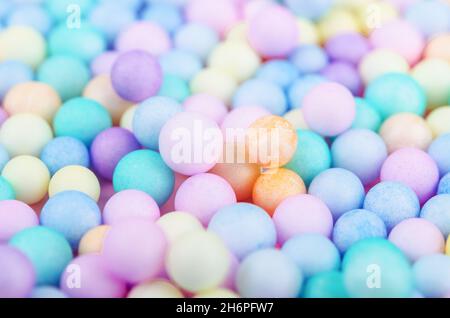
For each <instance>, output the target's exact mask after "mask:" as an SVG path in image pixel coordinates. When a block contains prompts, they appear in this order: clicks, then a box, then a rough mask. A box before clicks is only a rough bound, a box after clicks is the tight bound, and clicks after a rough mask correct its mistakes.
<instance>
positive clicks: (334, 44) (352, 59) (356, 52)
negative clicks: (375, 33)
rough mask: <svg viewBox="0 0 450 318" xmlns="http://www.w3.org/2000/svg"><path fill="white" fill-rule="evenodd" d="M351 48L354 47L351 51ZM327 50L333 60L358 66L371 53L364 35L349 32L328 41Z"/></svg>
mask: <svg viewBox="0 0 450 318" xmlns="http://www.w3.org/2000/svg"><path fill="white" fill-rule="evenodd" d="M349 46H351V47H352V49H351V50H348V47H349ZM325 50H326V52H327V54H328V56H329V57H330V58H331V59H333V60H338V61H343V62H348V63H352V64H354V65H358V64H359V62H360V61H361V59H363V58H364V56H366V55H367V54H368V53H369V51H370V43H369V42H368V40H367V39H366V38H365V37H364V36H363V35H361V34H359V33H354V32H348V33H342V34H338V35H336V36H333V37H332V38H330V39H328V41H327V42H326V43H325Z"/></svg>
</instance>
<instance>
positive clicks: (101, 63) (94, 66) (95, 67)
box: [90, 51, 120, 76]
mask: <svg viewBox="0 0 450 318" xmlns="http://www.w3.org/2000/svg"><path fill="white" fill-rule="evenodd" d="M119 55H120V53H119V52H117V51H105V52H103V53H102V54H100V55H99V56H97V57H96V58H94V59H93V60H92V62H91V64H90V68H91V72H92V75H93V76H98V75H103V74H110V73H111V70H112V67H113V65H114V63H115V62H116V60H117V58H118V57H119Z"/></svg>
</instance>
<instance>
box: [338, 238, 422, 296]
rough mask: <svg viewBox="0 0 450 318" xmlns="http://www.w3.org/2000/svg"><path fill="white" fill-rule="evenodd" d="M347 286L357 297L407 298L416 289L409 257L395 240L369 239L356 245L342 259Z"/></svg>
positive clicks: (351, 294)
mask: <svg viewBox="0 0 450 318" xmlns="http://www.w3.org/2000/svg"><path fill="white" fill-rule="evenodd" d="M342 269H343V275H344V283H345V287H346V289H347V291H348V293H349V295H350V297H355V298H380V297H381V298H407V297H411V296H412V293H413V290H414V281H413V274H412V269H411V266H410V264H409V261H408V259H407V258H406V256H405V255H404V254H403V253H402V252H401V251H400V250H399V249H398V248H397V247H396V246H395V245H394V244H392V243H391V242H389V241H387V240H385V239H381V238H368V239H364V240H362V241H359V242H357V243H356V244H354V245H353V246H352V247H350V249H349V250H348V251H347V253H346V254H345V256H344V260H343V262H342Z"/></svg>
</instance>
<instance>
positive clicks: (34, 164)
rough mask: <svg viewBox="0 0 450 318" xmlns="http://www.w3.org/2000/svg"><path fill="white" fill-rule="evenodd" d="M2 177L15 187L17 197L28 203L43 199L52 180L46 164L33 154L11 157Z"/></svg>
mask: <svg viewBox="0 0 450 318" xmlns="http://www.w3.org/2000/svg"><path fill="white" fill-rule="evenodd" d="M2 177H4V178H5V179H6V180H7V181H8V182H9V183H10V184H11V186H12V187H13V189H14V192H15V193H16V199H17V200H19V201H22V202H24V203H27V204H34V203H37V202H39V201H41V200H42V199H43V198H44V197H45V195H46V194H47V189H48V184H49V182H50V173H49V171H48V169H47V167H46V166H45V164H44V163H43V162H42V161H41V160H39V159H38V158H36V157H32V156H18V157H15V158H13V159H11V160H10V161H9V162H8V163H7V164H6V165H5V167H4V168H3V170H2Z"/></svg>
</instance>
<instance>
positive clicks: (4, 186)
mask: <svg viewBox="0 0 450 318" xmlns="http://www.w3.org/2000/svg"><path fill="white" fill-rule="evenodd" d="M14 199H16V192H15V191H14V188H13V187H12V185H11V184H10V183H9V182H8V180H6V179H5V178H4V177H1V176H0V200H14Z"/></svg>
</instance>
